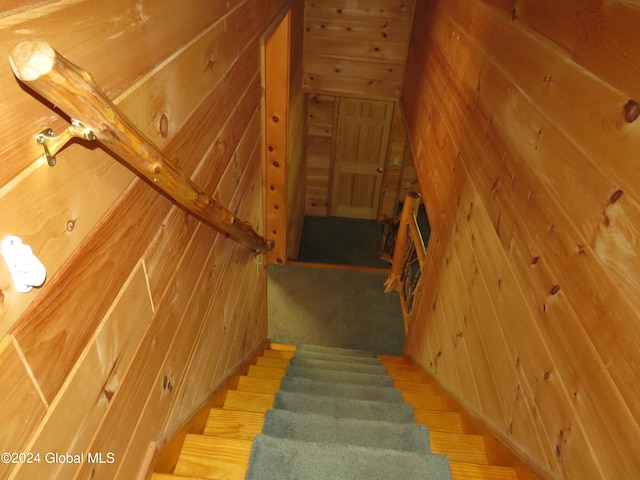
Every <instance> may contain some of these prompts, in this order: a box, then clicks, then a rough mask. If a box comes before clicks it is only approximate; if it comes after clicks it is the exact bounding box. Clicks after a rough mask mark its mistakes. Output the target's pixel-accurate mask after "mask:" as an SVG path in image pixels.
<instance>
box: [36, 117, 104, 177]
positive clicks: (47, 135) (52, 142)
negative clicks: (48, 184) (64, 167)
mask: <svg viewBox="0 0 640 480" xmlns="http://www.w3.org/2000/svg"><path fill="white" fill-rule="evenodd" d="M72 138H81V139H83V140H90V141H93V140H95V139H96V136H95V135H94V134H93V132H92V131H91V129H90V128H88V127H87V126H85V125H84V124H83V123H82V122H81V121H79V120H71V125H69V126H68V127H67V129H66V130H65V131H64V132H62V133H61V134H60V135H58V136H54V135H53V129H51V128H45V129H44V130H43V131H41V132H40V133H39V134H37V135H36V136H35V140H36V142H37V143H38V144H39V145H42V150H43V152H44V158H45V159H46V160H47V163H48V164H49V165H50V166H52V167H53V166H55V164H56V154H57V153H58V152H59V151H60V150H62V147H64V146H65V145H66V144H67V142H69V140H71V139H72Z"/></svg>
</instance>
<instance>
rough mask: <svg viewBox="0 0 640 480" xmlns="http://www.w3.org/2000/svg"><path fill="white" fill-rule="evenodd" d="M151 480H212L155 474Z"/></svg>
mask: <svg viewBox="0 0 640 480" xmlns="http://www.w3.org/2000/svg"><path fill="white" fill-rule="evenodd" d="M151 480H211V479H203V477H185V476H182V475H173V474H171V473H154V474H153V475H152V476H151ZM214 480H216V479H214Z"/></svg>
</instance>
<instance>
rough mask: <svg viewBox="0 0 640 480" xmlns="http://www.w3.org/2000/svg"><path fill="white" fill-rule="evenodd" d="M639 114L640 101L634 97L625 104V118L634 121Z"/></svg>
mask: <svg viewBox="0 0 640 480" xmlns="http://www.w3.org/2000/svg"><path fill="white" fill-rule="evenodd" d="M638 116H640V103H638V102H637V101H636V100H634V99H633V98H632V99H631V100H629V101H628V102H627V103H626V104H625V106H624V119H625V120H626V121H627V122H628V123H632V122H634V121H635V120H636V118H638Z"/></svg>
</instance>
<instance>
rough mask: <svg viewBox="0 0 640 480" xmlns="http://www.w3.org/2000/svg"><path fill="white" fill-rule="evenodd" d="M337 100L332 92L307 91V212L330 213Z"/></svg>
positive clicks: (321, 214) (324, 214) (312, 213)
mask: <svg viewBox="0 0 640 480" xmlns="http://www.w3.org/2000/svg"><path fill="white" fill-rule="evenodd" d="M336 102H337V99H336V97H334V96H329V95H309V106H308V112H309V113H308V135H307V170H306V172H307V173H306V181H305V183H306V188H305V190H306V199H305V203H306V207H305V213H306V214H307V215H318V216H327V215H328V214H329V205H330V195H331V178H332V176H333V169H332V161H333V148H334V147H333V136H334V130H335V128H334V123H335V120H334V117H335V115H336V112H337V108H336V106H337V103H336Z"/></svg>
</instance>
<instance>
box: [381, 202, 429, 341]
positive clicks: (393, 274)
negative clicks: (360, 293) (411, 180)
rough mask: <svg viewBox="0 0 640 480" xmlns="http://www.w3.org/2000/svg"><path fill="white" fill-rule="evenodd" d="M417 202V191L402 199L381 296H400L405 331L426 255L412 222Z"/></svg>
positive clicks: (415, 226) (417, 206)
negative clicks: (387, 273)
mask: <svg viewBox="0 0 640 480" xmlns="http://www.w3.org/2000/svg"><path fill="white" fill-rule="evenodd" d="M420 200H421V196H420V194H419V193H417V192H409V193H408V194H407V196H406V197H405V201H404V205H403V207H402V213H401V214H400V219H399V221H398V230H397V234H396V238H395V246H394V248H393V258H392V261H391V270H390V271H389V276H388V278H387V281H386V282H385V293H388V292H392V291H397V292H398V293H399V294H400V303H401V305H402V317H403V319H404V328H405V332H406V331H407V330H408V328H409V320H410V316H411V312H412V309H413V300H414V297H415V293H416V290H417V287H418V282H419V281H420V275H421V272H422V265H423V264H424V259H425V256H426V252H427V250H426V248H425V245H424V241H423V240H422V234H421V233H420V228H419V227H418V221H417V219H416V216H417V214H418V208H419V207H420Z"/></svg>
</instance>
